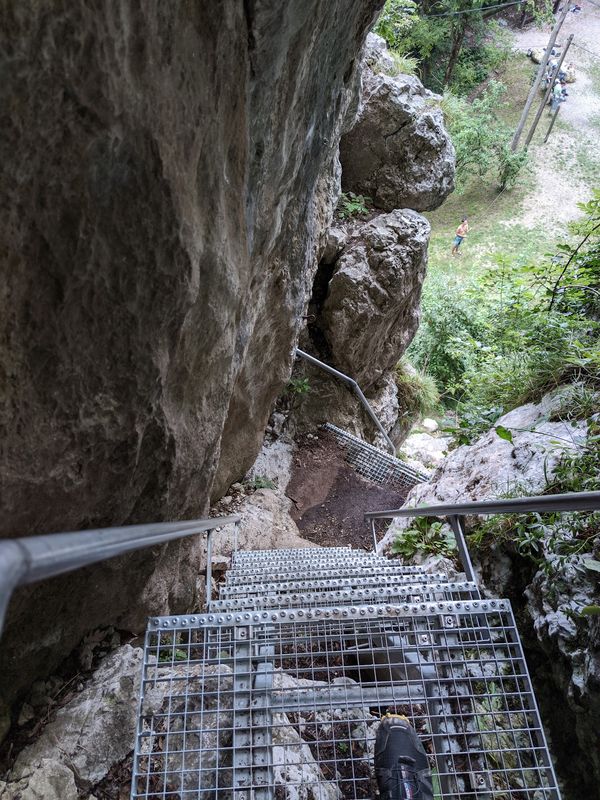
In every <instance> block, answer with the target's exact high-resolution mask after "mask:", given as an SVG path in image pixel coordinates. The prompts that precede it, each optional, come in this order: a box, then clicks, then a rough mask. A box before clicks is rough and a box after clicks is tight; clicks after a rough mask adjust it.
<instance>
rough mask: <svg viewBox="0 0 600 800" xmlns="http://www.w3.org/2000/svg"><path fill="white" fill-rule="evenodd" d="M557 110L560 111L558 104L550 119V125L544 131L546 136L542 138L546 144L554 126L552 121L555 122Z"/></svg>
mask: <svg viewBox="0 0 600 800" xmlns="http://www.w3.org/2000/svg"><path fill="white" fill-rule="evenodd" d="M559 111H560V106H556V111H555V112H554V115H553V117H552V119H551V120H550V127H549V128H548V130H547V131H546V138H545V139H544V144H546V142H547V141H548V137H549V136H550V134H551V133H552V128H553V127H554V123H555V122H556V118H557V117H558V112H559Z"/></svg>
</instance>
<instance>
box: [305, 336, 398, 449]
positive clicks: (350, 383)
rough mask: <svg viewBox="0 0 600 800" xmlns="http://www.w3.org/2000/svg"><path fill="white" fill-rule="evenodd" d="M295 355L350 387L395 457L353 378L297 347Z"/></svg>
mask: <svg viewBox="0 0 600 800" xmlns="http://www.w3.org/2000/svg"><path fill="white" fill-rule="evenodd" d="M296 355H297V356H300V358H303V359H304V360H305V361H308V363H309V364H312V365H313V366H315V367H320V368H321V369H323V370H325V372H329V374H330V375H334V376H335V377H336V378H339V379H340V380H341V381H344V383H347V384H348V386H350V387H351V388H352V391H353V392H354V393H355V394H356V396H357V397H358V399H359V400H360V402H361V403H362V404H363V406H364V408H365V411H366V412H367V414H368V415H369V417H370V418H371V421H372V422H373V423H374V425H375V426H376V427H377V429H378V430H379V432H380V433H381V435H382V436H383V438H384V439H385V441H386V444H387V445H388V447H389V448H390V450H391V451H392V453H393V455H394V456H395V455H396V446H395V445H394V443H393V442H392V440H391V439H390V437H389V436H388V434H387V433H386V431H385V428H384V427H383V425H382V424H381V422H380V421H379V419H378V418H377V414H375V412H374V411H373V409H372V408H371V406H370V405H369V401H368V400H367V398H366V397H365V396H364V394H363V392H362V389H361V388H360V386H359V385H358V383H357V382H356V381H355V380H354V378H351V377H350V376H349V375H345V374H344V373H343V372H340V371H339V370H338V369H334V368H333V367H330V366H329V364H325V362H323V361H319V359H318V358H315V357H314V356H311V355H309V354H308V353H305V352H304V350H300V349H299V348H298V347H297V348H296Z"/></svg>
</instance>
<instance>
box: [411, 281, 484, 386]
mask: <svg viewBox="0 0 600 800" xmlns="http://www.w3.org/2000/svg"><path fill="white" fill-rule="evenodd" d="M421 308H422V316H421V325H420V327H419V330H418V331H417V335H416V336H415V338H414V340H413V342H412V344H411V345H410V347H409V349H408V357H409V358H410V360H411V361H412V363H414V364H415V366H416V367H417V368H418V369H420V370H421V371H423V372H426V373H427V374H428V375H431V376H432V377H433V379H434V380H435V382H436V384H437V386H438V388H439V390H440V391H441V392H442V395H443V396H444V397H445V398H446V399H448V398H453V397H455V396H456V395H457V394H460V392H461V390H462V378H463V375H464V374H465V373H466V372H467V371H468V370H470V369H471V368H473V367H474V366H475V364H474V354H475V353H476V352H477V348H478V343H479V342H480V339H481V336H482V335H483V319H482V317H481V314H480V308H479V306H478V304H477V303H476V302H474V301H473V299H472V297H471V296H470V295H469V294H468V293H467V292H465V291H464V289H461V288H459V287H458V286H457V285H456V284H454V285H453V284H451V283H449V282H448V280H447V278H431V279H430V280H429V281H428V282H427V283H426V285H425V289H424V292H423V298H422V306H421Z"/></svg>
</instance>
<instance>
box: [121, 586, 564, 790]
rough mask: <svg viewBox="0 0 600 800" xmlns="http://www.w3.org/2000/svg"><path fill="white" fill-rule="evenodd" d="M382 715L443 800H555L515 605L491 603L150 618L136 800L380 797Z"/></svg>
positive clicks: (135, 773) (137, 750)
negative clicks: (401, 720) (405, 734)
mask: <svg viewBox="0 0 600 800" xmlns="http://www.w3.org/2000/svg"><path fill="white" fill-rule="evenodd" d="M386 712H392V713H401V714H404V715H405V716H407V717H408V718H409V720H410V721H411V723H412V725H413V726H414V728H415V730H416V732H417V735H418V736H419V738H420V740H421V742H422V743H423V746H424V747H425V749H426V751H427V753H428V754H429V759H430V764H431V767H432V769H433V771H434V774H435V778H436V784H437V791H436V798H437V800H450V799H452V800H456V798H458V797H460V798H461V800H491V797H498V798H501V797H502V798H504V797H506V798H509V797H510V798H519V800H541V799H542V798H543V800H560V794H559V790H558V788H557V783H556V777H555V775H554V771H553V767H552V763H551V760H550V756H549V752H548V748H547V744H546V741H545V737H544V732H543V729H542V726H541V722H540V718H539V713H538V709H537V705H536V702H535V698H534V695H533V692H532V687H531V681H530V678H529V674H528V671H527V665H526V663H525V660H524V658H523V652H522V649H521V645H520V641H519V637H518V633H517V630H516V627H515V622H514V617H513V614H512V610H511V607H510V603H509V602H508V601H507V600H481V599H476V600H462V601H453V602H423V603H396V604H394V603H389V604H385V605H381V604H379V605H360V606H352V607H347V606H343V605H340V606H339V607H320V608H304V609H302V608H300V609H279V610H273V611H266V610H263V611H238V612H224V613H210V614H203V615H184V616H179V617H176V616H174V617H156V618H152V619H151V620H150V622H149V627H148V632H147V635H146V644H145V648H144V667H143V681H142V690H141V699H140V707H139V718H138V737H137V742H136V748H135V755H134V767H133V784H132V798H134V800H142V798H143V799H144V800H150V798H155V797H158V796H161V797H175V796H179V797H181V798H186V799H187V800H190V798H199V797H205V796H206V797H208V796H209V795H210V796H223V797H240V798H241V797H253V798H256V800H267V799H268V800H278V798H284V797H291V796H298V797H300V796H302V797H311V796H312V797H323V798H324V797H331V798H333V797H335V798H340V800H341V798H359V797H360V798H364V797H371V798H373V797H374V796H375V795H374V791H373V788H374V782H373V767H372V756H373V745H374V740H375V735H376V732H377V729H378V726H379V724H380V719H381V716H382V715H384V714H385V713H386Z"/></svg>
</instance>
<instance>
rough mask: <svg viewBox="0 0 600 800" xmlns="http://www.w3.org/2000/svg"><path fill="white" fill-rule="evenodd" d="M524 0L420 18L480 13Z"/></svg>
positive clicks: (518, 4) (517, 3)
mask: <svg viewBox="0 0 600 800" xmlns="http://www.w3.org/2000/svg"><path fill="white" fill-rule="evenodd" d="M525 1H526V0H512V2H510V3H497V4H496V5H493V6H481V8H465V9H464V11H444V12H442V13H440V14H423V16H421V19H432V18H433V17H456V16H458V15H459V14H480V13H482V12H483V11H490V10H491V9H494V8H506V7H508V6H520V5H521V4H522V3H524V2H525Z"/></svg>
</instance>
